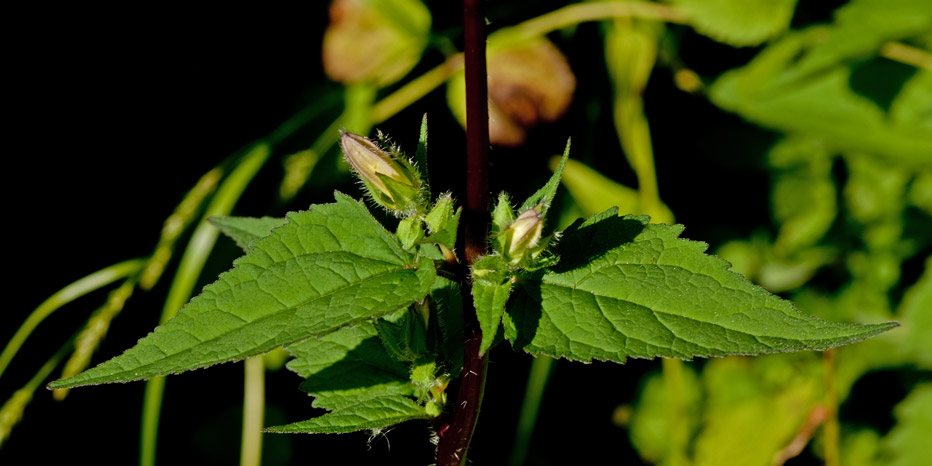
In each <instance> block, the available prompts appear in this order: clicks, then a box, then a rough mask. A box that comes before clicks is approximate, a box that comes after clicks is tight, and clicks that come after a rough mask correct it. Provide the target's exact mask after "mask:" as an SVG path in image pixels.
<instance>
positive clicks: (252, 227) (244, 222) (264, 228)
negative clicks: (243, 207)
mask: <svg viewBox="0 0 932 466" xmlns="http://www.w3.org/2000/svg"><path fill="white" fill-rule="evenodd" d="M207 220H208V221H209V222H210V223H211V225H213V226H215V227H217V228H219V229H220V231H221V232H223V234H225V235H227V236H229V237H230V238H232V239H233V241H236V245H237V246H239V247H240V248H242V249H243V251H246V252H249V244H250V243H252V242H253V241H255V240H257V239H259V238H265V237H266V236H269V234H271V233H272V230H273V229H274V228H278V227H280V226H282V225H284V224H285V222H286V221H287V219H284V218H275V217H261V218H255V217H210V218H208V219H207Z"/></svg>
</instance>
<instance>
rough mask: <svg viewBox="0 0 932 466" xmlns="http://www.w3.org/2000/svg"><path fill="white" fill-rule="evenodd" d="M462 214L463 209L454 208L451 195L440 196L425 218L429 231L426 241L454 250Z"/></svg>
mask: <svg viewBox="0 0 932 466" xmlns="http://www.w3.org/2000/svg"><path fill="white" fill-rule="evenodd" d="M462 212H463V209H462V208H454V205H453V198H452V197H451V196H450V194H449V193H448V194H444V195H442V196H440V197H439V198H438V199H437V203H436V204H434V207H433V208H431V209H430V212H428V213H427V215H426V216H425V217H424V222H425V223H426V224H427V230H428V231H427V233H428V236H427V238H426V239H425V240H424V241H425V242H430V243H439V244H442V245H443V246H444V247H446V248H447V249H451V250H452V249H453V248H454V247H455V246H456V229H457V228H458V227H459V221H460V214H462Z"/></svg>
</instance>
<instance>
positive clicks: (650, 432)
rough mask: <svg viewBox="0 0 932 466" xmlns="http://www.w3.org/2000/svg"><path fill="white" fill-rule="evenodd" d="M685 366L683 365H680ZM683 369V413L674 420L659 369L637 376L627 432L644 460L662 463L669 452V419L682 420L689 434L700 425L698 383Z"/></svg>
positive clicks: (693, 373) (700, 396)
mask: <svg viewBox="0 0 932 466" xmlns="http://www.w3.org/2000/svg"><path fill="white" fill-rule="evenodd" d="M684 366H685V365H684ZM683 369H684V370H683V371H682V373H683V387H682V388H683V390H682V392H681V394H682V396H683V398H682V399H681V400H680V403H681V405H682V406H684V407H685V408H686V412H685V413H683V414H684V415H685V416H683V417H682V418H678V419H676V420H675V421H674V419H673V417H672V416H671V413H670V409H669V407H670V401H669V392H668V391H667V390H666V387H665V383H664V380H663V376H662V375H661V374H660V373H654V374H650V375H648V376H646V377H644V378H643V379H642V380H641V388H640V390H639V395H638V401H637V405H636V406H635V407H634V412H633V413H632V415H631V424H630V428H629V435H630V437H631V444H632V445H633V446H634V448H636V449H637V451H638V453H639V454H640V455H641V458H643V459H644V460H645V461H647V462H649V463H655V464H665V460H666V459H667V458H668V457H669V456H670V454H671V452H670V448H671V446H672V445H671V442H670V432H671V430H672V429H671V428H670V423H671V422H680V423H685V424H686V431H687V432H688V435H690V436H692V435H693V434H694V433H695V432H696V431H697V430H698V429H699V426H700V416H701V414H702V386H701V384H700V382H699V377H698V376H697V375H696V373H695V372H694V371H693V370H692V369H691V368H689V367H688V366H685V367H684V368H683Z"/></svg>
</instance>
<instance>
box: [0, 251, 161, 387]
mask: <svg viewBox="0 0 932 466" xmlns="http://www.w3.org/2000/svg"><path fill="white" fill-rule="evenodd" d="M145 263H146V261H145V259H131V260H128V261H124V262H120V263H118V264H114V265H111V266H109V267H105V268H103V269H100V270H98V271H96V272H94V273H92V274H90V275H88V276H86V277H84V278H81V279H79V280H77V281H75V282H74V283H71V284H70V285H68V286H66V287H64V288H62V289H61V290H58V291H57V292H56V293H55V294H53V295H52V296H50V297H49V298H48V299H46V300H45V301H43V302H42V304H39V307H37V308H36V309H35V310H34V311H32V313H31V314H29V317H27V318H26V321H25V322H23V324H22V325H20V327H19V329H18V330H17V331H16V333H14V334H13V338H11V339H10V342H9V343H7V345H6V347H5V348H4V349H3V353H0V376H2V375H3V372H4V371H5V370H6V368H7V366H8V365H9V364H10V361H11V360H12V359H13V356H15V355H16V352H17V351H19V348H20V347H21V346H22V345H23V343H24V342H25V341H26V339H27V338H29V335H30V334H31V333H32V331H33V330H35V329H36V327H37V326H38V325H39V324H40V323H42V321H43V320H45V318H47V317H48V316H50V315H51V314H52V313H53V312H55V311H56V310H58V309H59V308H61V307H62V306H64V305H65V304H68V303H70V302H71V301H74V300H75V299H78V298H80V297H81V296H84V295H86V294H88V293H90V292H92V291H96V290H99V289H100V288H103V287H105V286H107V285H109V284H111V283H113V282H115V281H117V280H121V279H123V278H126V277H129V276H131V275H134V274H136V273H137V272H139V270H141V269H142V267H143V266H144V265H145Z"/></svg>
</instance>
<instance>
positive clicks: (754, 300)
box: [505, 209, 897, 362]
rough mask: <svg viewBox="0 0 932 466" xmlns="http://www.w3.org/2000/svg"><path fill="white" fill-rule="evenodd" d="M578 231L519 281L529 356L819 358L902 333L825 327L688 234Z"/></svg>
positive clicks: (604, 220)
mask: <svg viewBox="0 0 932 466" xmlns="http://www.w3.org/2000/svg"><path fill="white" fill-rule="evenodd" d="M616 215H617V210H615V209H613V210H609V211H606V212H604V213H602V214H600V215H597V216H594V217H591V218H589V219H587V220H585V221H578V222H577V223H575V224H573V226H571V227H570V228H569V229H567V231H566V232H565V234H564V237H563V239H562V240H561V242H560V243H559V244H558V247H557V248H556V251H555V252H556V253H557V254H559V256H560V258H561V259H560V263H559V264H558V265H557V266H555V267H553V268H551V269H550V270H548V271H546V272H540V273H537V274H533V275H528V276H525V277H522V278H521V279H519V280H518V283H517V285H516V286H515V290H514V292H513V296H512V298H511V300H509V303H508V309H507V311H508V312H507V313H506V317H505V320H506V322H505V325H506V330H507V331H506V337H509V338H510V339H512V340H513V342H514V345H515V346H516V347H520V348H522V349H524V350H525V351H527V352H529V353H531V354H535V355H537V354H544V355H549V356H557V357H565V358H567V359H572V360H581V361H590V360H593V359H599V360H611V361H616V362H624V361H625V360H626V359H627V358H628V357H629V356H630V357H639V358H653V357H656V356H664V357H675V358H682V359H690V358H693V357H697V356H699V357H708V356H723V355H726V354H762V353H773V352H782V351H795V350H803V349H817V350H822V349H826V348H830V347H833V346H838V345H842V344H845V343H851V342H855V341H859V340H863V339H865V338H868V337H870V336H872V335H876V334H878V333H880V332H883V331H885V330H889V329H890V328H893V327H895V326H897V324H896V323H895V322H889V323H884V324H876V325H857V324H842V323H834V322H827V321H823V320H820V319H817V318H815V317H812V316H809V315H806V314H803V313H801V312H799V311H798V310H796V308H795V307H793V305H792V304H791V303H789V302H788V301H785V300H783V299H780V298H779V297H777V296H774V295H772V294H770V293H768V292H767V291H766V290H764V289H763V288H761V287H759V286H756V285H753V284H751V283H750V282H748V281H747V280H745V279H744V277H742V276H740V275H738V274H736V273H734V272H732V271H731V270H729V264H728V263H727V262H725V261H724V260H722V259H719V258H717V257H714V256H709V255H706V254H704V251H705V249H706V247H707V245H706V244H704V243H698V242H693V241H688V240H684V239H680V238H678V236H679V234H680V233H681V232H682V230H683V227H682V226H680V225H677V226H667V225H657V224H649V223H648V220H649V219H648V218H647V217H643V216H642V217H632V216H625V217H617V216H616Z"/></svg>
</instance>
